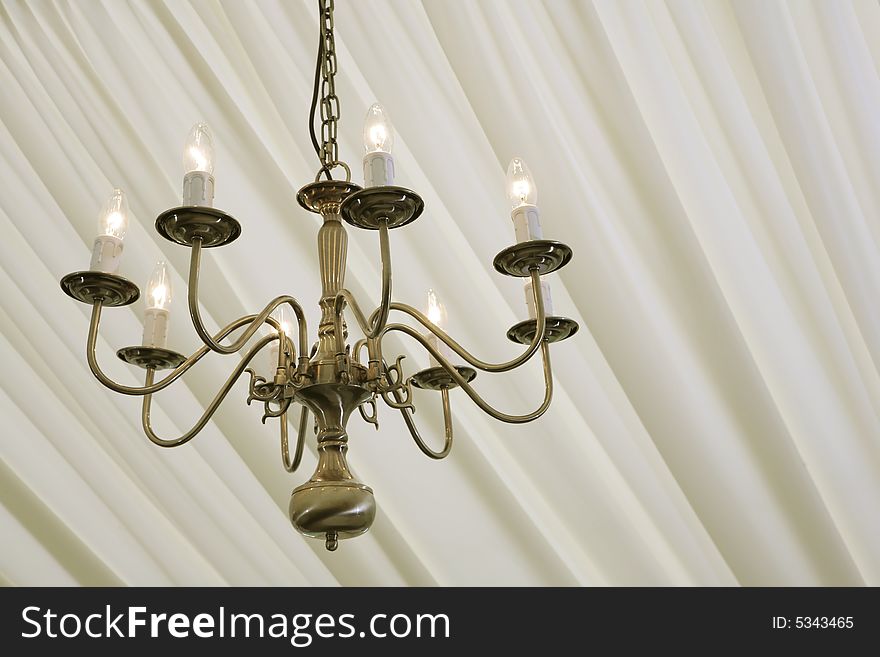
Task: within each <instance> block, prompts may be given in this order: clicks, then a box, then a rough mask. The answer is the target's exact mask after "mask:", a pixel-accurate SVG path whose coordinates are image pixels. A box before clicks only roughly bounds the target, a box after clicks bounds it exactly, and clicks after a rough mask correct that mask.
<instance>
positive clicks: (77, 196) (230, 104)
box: [0, 0, 880, 586]
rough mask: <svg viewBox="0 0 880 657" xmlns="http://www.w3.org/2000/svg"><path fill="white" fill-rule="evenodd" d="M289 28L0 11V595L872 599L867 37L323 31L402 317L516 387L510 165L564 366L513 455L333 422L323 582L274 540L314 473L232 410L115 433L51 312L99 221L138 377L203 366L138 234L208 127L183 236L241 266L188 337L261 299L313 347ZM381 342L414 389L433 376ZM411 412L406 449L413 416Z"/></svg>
mask: <svg viewBox="0 0 880 657" xmlns="http://www.w3.org/2000/svg"><path fill="white" fill-rule="evenodd" d="M317 29H318V28H317V10H316V3H315V2H314V1H312V0H308V1H301V2H291V1H285V0H259V1H256V2H239V1H236V0H228V1H209V0H204V1H196V2H192V3H189V2H183V1H179V0H167V1H165V2H158V1H150V2H141V1H138V2H122V1H116V0H113V1H111V0H106V1H105V2H97V1H95V2H70V3H48V2H32V3H26V2H17V1H5V0H4V1H3V2H2V3H0V235H2V237H0V299H2V302H0V357H2V369H3V376H2V389H0V417H2V425H0V426H2V429H0V431H2V434H0V450H2V453H0V455H2V463H0V502H2V505H0V536H2V549H0V583H10V584H36V585H43V584H62V585H65V584H131V585H167V584H187V585H193V584H204V585H226V584H229V585H246V584H247V585H334V584H337V583H338V584H343V585H435V584H436V585H489V584H495V585H497V584H500V585H624V584H625V585H634V584H645V585H736V584H741V585H862V584H868V585H874V586H876V585H880V513H878V508H880V374H878V371H880V370H878V363H880V76H878V70H880V5H878V3H877V2H875V1H873V0H864V1H858V2H851V3H850V2H844V1H841V2H830V1H827V2H823V1H815V2H806V1H804V2H801V1H797V0H793V1H792V2H780V1H773V0H734V1H731V2H719V1H712V0H710V1H705V2H704V1H697V0H693V1H690V0H688V1H684V0H681V1H677V0H675V1H673V0H671V1H669V2H665V3H661V2H659V1H653V0H646V1H644V2H641V1H638V0H624V1H616V0H607V1H597V2H595V3H593V2H587V1H586V0H571V1H563V0H546V1H545V2H538V1H537V0H534V1H528V0H504V1H502V0H479V1H478V0H456V1H451V0H424V1H423V2H417V1H415V0H357V1H355V0H337V3H336V29H337V39H336V43H337V48H338V60H339V66H340V73H339V76H338V78H337V92H338V94H339V97H340V99H341V108H342V120H341V123H340V133H341V134H340V151H341V155H342V157H343V158H344V159H346V160H348V162H349V163H351V164H352V169H353V170H354V172H355V176H354V179H355V181H357V182H360V181H361V179H362V178H361V174H360V169H361V165H360V161H361V155H362V153H363V150H362V146H361V129H362V120H363V116H364V115H365V112H366V109H367V107H368V106H369V105H370V104H371V103H373V102H374V101H376V100H378V101H380V102H381V103H382V104H383V105H384V106H385V108H386V109H387V110H388V112H389V114H390V116H391V118H392V121H393V122H394V126H395V129H396V141H395V151H394V154H395V162H396V167H397V172H398V177H397V182H398V183H399V184H401V185H404V186H406V187H409V188H412V189H414V190H416V191H417V192H418V193H419V194H421V195H422V196H423V198H424V200H425V204H426V210H425V213H424V215H423V216H422V217H421V218H420V219H419V220H418V221H417V222H415V223H414V224H412V225H410V226H407V227H405V228H402V229H400V230H396V231H393V232H392V234H391V242H392V253H393V261H394V296H395V298H396V299H398V300H401V301H404V302H407V303H411V304H413V305H416V306H419V307H421V306H422V305H423V304H424V298H425V292H426V290H427V289H428V288H429V287H433V288H434V289H435V290H436V291H437V292H438V294H439V295H440V297H441V298H442V300H443V302H444V303H445V305H446V307H447V310H448V314H449V322H448V327H449V331H450V332H451V333H452V334H453V335H455V336H457V337H458V338H459V339H460V341H461V342H462V343H463V344H464V345H465V346H467V347H468V348H470V349H471V350H472V351H473V352H474V353H476V354H477V355H478V356H479V357H481V358H483V359H493V360H502V359H508V358H510V357H512V356H513V355H515V354H516V353H517V351H518V348H517V346H515V345H512V344H511V343H509V342H508V341H507V340H506V339H505V337H504V336H505V332H506V330H507V328H508V327H509V326H511V325H512V324H514V323H515V322H517V321H519V320H521V319H523V318H525V317H526V309H525V303H524V296H523V291H522V281H520V280H518V279H512V278H507V277H503V276H500V275H499V274H497V273H496V272H495V271H494V269H493V268H492V265H491V263H492V258H493V257H494V255H495V254H496V253H497V252H498V251H500V250H501V249H502V248H504V247H506V246H508V245H509V244H511V243H512V242H513V241H514V236H513V228H512V225H511V222H510V219H509V206H508V205H507V200H506V196H505V190H504V172H505V169H506V166H507V162H508V161H509V160H510V158H511V157H513V156H514V155H519V156H522V157H523V158H524V159H525V160H526V161H527V162H528V164H529V166H530V167H531V170H532V173H533V175H534V177H535V179H536V182H537V185H538V188H539V198H538V204H539V206H540V208H541V212H542V220H543V227H544V235H545V237H547V238H549V239H558V240H560V241H563V242H566V243H567V244H569V245H570V246H571V247H572V248H573V250H574V253H575V257H574V260H573V261H572V263H571V264H570V265H569V266H568V267H566V268H565V269H563V270H561V271H560V272H559V273H558V274H553V275H551V276H549V277H548V280H549V282H550V283H551V286H552V294H553V301H554V306H555V312H556V314H559V315H565V316H569V317H571V318H573V319H575V320H577V321H578V322H579V323H580V325H581V330H580V332H579V333H578V334H577V335H576V336H575V337H574V338H572V339H570V340H568V341H566V342H562V343H559V344H555V345H553V348H552V354H553V367H554V374H555V377H556V386H557V387H556V394H555V399H554V403H553V405H552V406H551V408H550V410H549V412H548V413H547V414H546V415H545V416H544V417H543V418H541V419H540V420H538V421H537V422H535V423H532V424H527V425H523V426H511V425H504V424H500V423H497V422H495V421H494V420H491V419H490V418H488V417H487V416H485V415H483V414H482V413H481V412H480V411H479V410H478V409H476V408H474V407H473V406H472V405H471V404H470V402H469V400H468V399H467V397H466V396H465V395H464V394H463V393H461V392H460V391H459V392H453V393H452V395H451V396H452V402H453V408H454V412H455V423H456V433H457V435H456V443H455V446H454V448H453V450H452V454H451V456H450V457H449V458H448V459H446V460H445V461H441V462H434V461H430V460H428V459H426V458H425V457H424V456H422V454H421V453H420V452H419V451H418V450H417V449H416V447H415V445H414V444H413V443H412V441H411V440H410V438H409V435H408V433H407V432H406V429H405V427H404V425H403V422H402V420H401V418H400V417H399V414H398V413H397V412H396V411H392V410H391V409H388V408H387V407H384V406H382V407H381V408H380V411H379V420H380V423H381V427H380V431H379V432H376V431H374V430H373V429H372V427H370V426H369V425H367V424H365V423H363V422H362V421H361V420H360V419H359V418H358V417H355V418H353V419H352V421H351V425H350V428H351V443H350V451H349V457H350V463H351V465H352V468H353V469H354V471H355V472H356V474H357V476H358V477H359V478H360V479H361V480H362V481H364V482H365V483H367V484H369V485H370V486H372V488H373V489H374V491H375V495H376V499H377V502H378V505H379V511H378V516H377V519H376V522H375V525H374V527H373V529H372V531H371V532H370V533H369V534H367V535H365V536H363V537H361V538H358V539H355V540H351V541H345V542H342V543H341V544H340V547H339V550H338V551H337V552H335V553H327V552H325V551H324V548H323V544H322V543H321V542H318V541H314V540H309V539H304V538H301V537H300V536H298V535H297V534H296V532H295V531H294V530H293V528H292V527H291V526H290V524H289V521H288V519H287V515H286V513H287V503H288V496H289V493H290V490H291V489H292V488H293V487H295V486H297V485H299V484H300V483H302V482H303V481H304V480H305V479H307V478H308V476H309V475H310V474H311V471H312V468H313V467H314V464H315V457H314V444H310V445H309V448H308V449H307V452H306V456H305V459H304V463H303V466H302V468H301V470H300V471H299V472H297V473H296V474H295V475H292V476H291V475H289V474H287V473H286V472H284V470H283V468H282V467H281V464H280V456H279V447H278V435H277V432H278V429H277V424H274V423H272V422H269V423H267V425H265V426H264V425H262V424H260V409H257V408H255V407H248V406H246V405H245V404H244V401H245V397H246V394H247V388H246V382H245V381H244V380H243V381H242V382H240V383H239V384H238V385H237V386H236V388H235V389H234V390H233V392H232V394H231V395H230V396H229V398H228V399H227V401H226V402H225V403H224V405H223V407H222V409H221V411H220V412H219V413H218V414H217V415H216V416H215V418H214V420H213V421H212V422H211V423H210V424H209V425H208V427H207V428H206V429H205V430H204V431H203V433H202V434H201V435H200V436H198V437H197V438H196V439H195V440H193V441H192V442H191V443H189V444H188V445H186V446H184V447H181V448H178V449H174V450H162V449H160V448H158V447H154V446H153V445H152V444H150V443H149V441H148V440H147V439H146V438H145V437H144V436H143V434H142V433H141V429H140V411H139V409H140V404H139V400H138V399H136V398H130V397H123V396H120V395H116V394H114V393H111V392H110V391H108V390H106V389H104V388H103V387H102V386H101V385H100V384H99V383H98V382H97V381H96V380H95V379H94V378H93V377H92V375H91V373H90V372H89V370H88V367H87V364H86V361H85V349H84V348H85V341H86V331H87V326H88V312H89V308H88V307H86V306H84V305H82V304H78V303H76V302H74V301H73V300H71V299H69V298H68V297H66V296H65V295H64V294H63V293H62V292H61V290H60V289H59V286H58V280H59V279H60V278H61V277H62V276H63V275H64V274H66V273H68V272H71V271H75V270H80V269H85V268H87V266H88V261H89V252H90V248H91V243H92V240H93V238H94V235H95V233H96V227H97V215H98V211H99V209H100V206H101V204H102V203H103V201H104V199H105V198H106V197H107V196H109V194H110V192H111V190H112V188H113V187H114V186H119V187H122V188H124V189H125V191H126V192H127V194H128V197H129V201H130V204H131V209H132V221H131V225H130V228H129V231H128V235H127V237H126V240H125V253H124V256H123V261H122V265H121V269H120V273H121V274H123V275H124V276H126V277H128V278H130V279H131V280H133V281H135V282H137V283H138V284H139V285H143V284H144V283H145V282H146V280H147V278H148V276H149V274H150V271H151V270H152V268H153V265H154V264H155V262H156V260H157V259H160V258H164V259H167V260H168V262H169V265H170V268H171V270H172V278H173V284H174V286H175V298H174V300H173V303H172V317H171V330H170V340H169V346H170V347H172V348H174V349H176V350H178V351H182V352H185V353H190V352H192V351H193V350H195V349H196V348H197V347H198V346H199V342H198V338H197V337H196V335H195V333H194V332H193V330H192V328H191V326H190V324H189V318H188V313H187V311H186V292H185V290H186V283H185V278H186V274H187V269H188V250H187V249H186V248H184V247H180V246H177V245H175V244H172V243H170V242H168V241H165V240H163V239H162V238H161V237H159V236H158V235H157V234H156V232H155V230H154V228H153V224H154V221H155V217H156V215H157V214H158V213H159V212H161V211H162V210H164V209H166V208H169V207H173V206H175V205H178V204H179V201H180V188H181V181H182V173H183V172H182V168H181V162H180V154H181V150H182V146H183V141H184V139H185V137H186V135H187V132H188V131H189V128H190V126H191V125H192V124H193V123H195V122H197V121H200V120H205V121H207V122H208V123H209V124H210V125H211V127H212V130H213V133H214V137H215V141H216V145H217V156H216V167H215V176H216V189H217V191H216V199H215V204H216V206H217V207H219V208H222V209H223V210H225V211H227V212H229V213H230V214H232V215H233V216H235V217H237V218H238V219H239V221H240V222H241V225H242V231H243V232H242V236H241V237H240V238H239V239H238V240H237V241H236V242H234V243H233V244H231V245H229V246H226V247H224V248H222V249H215V250H211V251H210V252H206V253H205V256H204V258H203V271H202V284H201V293H202V298H201V303H202V306H203V317H205V319H206V322H207V323H208V324H209V327H211V328H214V327H218V326H221V325H224V324H226V323H227V322H229V321H230V320H232V319H233V318H234V317H237V316H239V315H241V314H245V313H248V312H255V311H256V310H258V309H260V308H262V306H263V305H264V304H265V302H266V301H268V300H269V299H271V298H272V297H274V296H276V295H277V294H283V293H290V294H292V295H294V296H296V297H297V298H298V299H300V300H301V302H302V303H303V305H304V306H305V307H306V308H307V312H308V316H309V325H310V329H311V330H312V331H314V330H315V328H316V326H317V319H318V308H317V299H318V296H319V293H320V282H319V279H318V273H317V253H316V248H315V235H316V232H317V228H318V226H319V223H320V220H319V218H318V217H316V216H314V215H311V214H309V213H307V212H306V211H304V210H303V209H301V208H300V207H299V206H298V204H297V203H296V200H295V195H296V191H297V189H299V188H300V187H301V186H302V185H304V184H306V183H307V182H310V181H311V180H312V179H313V178H314V176H315V173H316V171H317V168H318V164H317V159H316V157H315V155H314V152H313V151H312V148H311V144H310V142H309V138H308V132H307V115H308V105H309V100H310V95H311V84H312V80H311V78H312V73H313V68H314V56H315V48H316V45H317ZM349 239H350V247H349V251H350V253H349V271H348V277H347V281H346V282H347V285H348V286H349V287H350V288H352V289H353V290H354V291H355V293H356V294H357V295H358V296H359V297H360V298H361V299H362V300H363V302H362V303H363V304H364V305H365V306H372V305H374V304H375V303H377V302H378V298H379V247H378V240H377V237H376V235H375V233H373V232H369V231H358V230H356V229H353V228H352V229H350V230H349ZM142 321H143V304H142V303H141V302H138V303H136V304H134V305H132V306H130V307H127V308H123V309H108V310H107V311H105V313H104V320H103V323H102V326H101V335H100V344H99V358H100V360H101V362H102V364H103V366H104V367H105V368H106V370H108V371H109V372H110V373H111V374H112V376H113V377H115V378H116V379H117V380H118V381H120V382H122V383H125V384H128V385H137V384H139V383H142V376H143V374H142V372H141V371H140V370H135V369H134V368H130V367H129V366H127V365H125V364H123V363H121V362H119V361H118V360H117V359H116V358H115V356H114V352H115V350H116V349H117V348H119V347H122V346H126V345H131V344H137V343H138V342H139V341H140V336H141V327H142ZM389 342H390V343H393V346H394V347H395V348H399V349H400V350H401V353H404V354H406V355H407V356H408V357H407V358H406V359H405V360H404V368H405V370H406V371H407V372H408V373H413V372H414V371H416V370H417V369H420V368H421V367H425V366H427V358H426V356H425V355H423V354H422V353H421V352H420V351H419V350H418V349H417V348H416V346H415V345H414V344H413V343H412V342H410V341H407V340H405V339H403V338H400V339H397V338H395V340H394V341H389ZM388 349H389V350H391V347H390V346H389V347H388ZM237 362H238V361H237V357H236V356H231V357H223V356H218V355H211V356H209V357H208V358H206V359H204V360H203V361H202V362H201V363H200V364H199V366H198V367H196V368H195V370H194V371H193V372H192V373H191V374H190V375H188V376H187V377H186V378H185V379H184V382H183V383H178V384H176V385H175V386H173V387H172V388H170V389H168V390H167V391H164V392H162V393H160V394H158V395H157V396H156V401H155V404H154V413H153V415H154V425H155V427H156V429H157V431H158V432H160V433H161V434H162V435H163V436H166V437H172V436H176V435H179V434H180V433H182V432H184V431H186V430H187V429H188V428H189V426H191V425H192V423H193V422H194V421H195V420H196V418H197V417H198V416H199V415H200V413H201V411H202V409H203V407H204V406H205V405H206V404H207V403H208V402H209V401H210V399H211V398H212V397H213V394H214V392H215V390H216V388H217V386H218V385H219V382H220V381H221V380H223V379H224V378H225V377H226V375H227V374H228V372H229V371H231V370H232V368H233V367H234V366H235V364H236V363H237ZM476 385H477V387H478V388H479V389H480V390H481V391H483V392H484V393H485V395H486V397H487V398H488V399H489V400H490V401H491V402H492V403H493V404H495V405H497V406H498V407H499V408H501V409H502V410H504V411H506V412H525V411H527V410H531V408H534V407H535V406H536V405H537V404H538V403H539V400H540V396H541V394H542V384H541V381H540V367H539V365H538V364H537V362H534V363H531V364H530V365H529V366H527V367H525V368H523V369H522V370H520V371H517V372H515V373H513V374H506V375H488V374H483V375H481V376H480V377H478V378H477V380H476ZM417 404H418V408H419V412H418V414H417V415H416V418H417V420H418V422H419V423H420V424H421V426H422V429H423V433H424V434H425V435H426V437H427V439H428V440H429V441H431V442H432V444H434V445H439V444H440V441H441V440H442V421H441V418H440V413H439V398H438V397H437V395H436V394H430V393H427V392H420V393H419V396H418V400H417ZM292 424H293V423H292ZM291 430H292V431H293V430H295V427H294V426H291Z"/></svg>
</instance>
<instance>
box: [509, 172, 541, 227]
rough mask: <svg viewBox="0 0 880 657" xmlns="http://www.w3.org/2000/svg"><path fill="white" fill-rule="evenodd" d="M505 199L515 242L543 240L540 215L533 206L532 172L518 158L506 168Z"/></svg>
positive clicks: (536, 207) (534, 192) (533, 187)
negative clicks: (508, 208)
mask: <svg viewBox="0 0 880 657" xmlns="http://www.w3.org/2000/svg"><path fill="white" fill-rule="evenodd" d="M507 198H508V199H509V200H510V206H511V211H510V218H511V219H512V220H513V229H514V231H516V241H517V242H528V241H530V240H539V239H543V235H542V233H541V214H540V212H538V206H537V205H535V202H536V201H537V200H538V189H537V187H535V181H534V179H533V178H532V172H531V171H529V167H528V166H526V163H525V162H524V161H523V159H522V158H520V157H515V158H513V159H512V160H511V161H510V164H509V165H508V167H507Z"/></svg>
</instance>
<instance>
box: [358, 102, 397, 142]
mask: <svg viewBox="0 0 880 657" xmlns="http://www.w3.org/2000/svg"><path fill="white" fill-rule="evenodd" d="M392 146H394V128H392V127H391V119H389V118H388V113H387V112H386V111H385V108H384V107H382V106H381V105H380V104H379V103H373V104H372V105H370V109H368V110H367V118H366V119H365V120H364V148H365V149H366V151H367V153H373V152H375V151H381V152H383V153H390V152H391V147H392Z"/></svg>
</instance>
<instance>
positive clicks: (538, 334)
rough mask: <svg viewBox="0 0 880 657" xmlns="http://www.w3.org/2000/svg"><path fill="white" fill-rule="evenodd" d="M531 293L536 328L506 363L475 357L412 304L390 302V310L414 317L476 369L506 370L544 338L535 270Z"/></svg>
mask: <svg viewBox="0 0 880 657" xmlns="http://www.w3.org/2000/svg"><path fill="white" fill-rule="evenodd" d="M532 294H533V295H534V298H535V309H536V310H537V326H538V330H537V331H535V335H534V337H533V338H532V341H531V343H529V346H528V347H527V348H526V350H525V351H524V352H523V353H521V354H520V355H519V356H517V357H516V358H514V359H513V360H509V361H507V362H506V363H497V364H494V363H487V362H485V361H482V360H480V359H479V358H476V357H475V356H473V355H472V354H471V353H469V352H468V351H467V350H466V349H465V348H464V347H462V346H461V345H460V344H459V343H458V342H456V341H455V340H453V339H452V338H451V337H450V336H449V334H447V333H446V332H445V331H444V330H443V329H441V328H440V327H439V326H437V325H436V324H434V323H433V322H432V321H431V320H430V319H428V318H427V317H426V316H425V315H424V314H422V313H421V312H419V311H418V310H416V309H415V308H413V307H412V306H408V305H407V304H405V303H392V304H391V310H399V311H400V312H403V313H406V314H407V315H409V316H410V317H412V318H414V319H416V320H417V321H418V322H419V323H420V324H421V325H422V326H424V327H425V328H426V329H428V330H429V331H430V332H431V333H433V334H434V335H436V336H437V337H438V338H439V339H440V340H442V341H443V342H445V343H446V344H447V345H449V347H450V349H452V350H453V351H454V352H455V353H457V354H458V355H459V356H461V357H462V358H463V359H464V360H465V361H466V362H467V363H468V364H470V365H473V366H474V367H476V368H477V369H480V370H483V371H484V372H508V371H510V370H512V369H515V368H517V367H519V366H520V365H522V364H523V363H525V362H526V361H528V360H529V359H530V358H531V357H532V356H533V355H534V353H535V352H536V351H537V350H538V347H539V346H540V345H541V344H542V342H543V340H544V332H545V330H546V322H545V315H544V296H543V295H542V294H541V277H540V275H539V274H538V272H536V271H533V272H532Z"/></svg>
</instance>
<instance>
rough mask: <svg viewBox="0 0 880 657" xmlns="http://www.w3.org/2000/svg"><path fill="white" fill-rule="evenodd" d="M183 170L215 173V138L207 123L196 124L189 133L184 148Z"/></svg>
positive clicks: (186, 171)
mask: <svg viewBox="0 0 880 657" xmlns="http://www.w3.org/2000/svg"><path fill="white" fill-rule="evenodd" d="M183 170H184V172H185V173H190V172H192V171H203V172H204V173H208V174H213V173H214V138H213V137H212V136H211V130H210V128H208V124H207V123H196V124H195V125H194V126H193V127H192V130H190V131H189V136H188V137H187V139H186V145H185V146H184V147H183Z"/></svg>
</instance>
